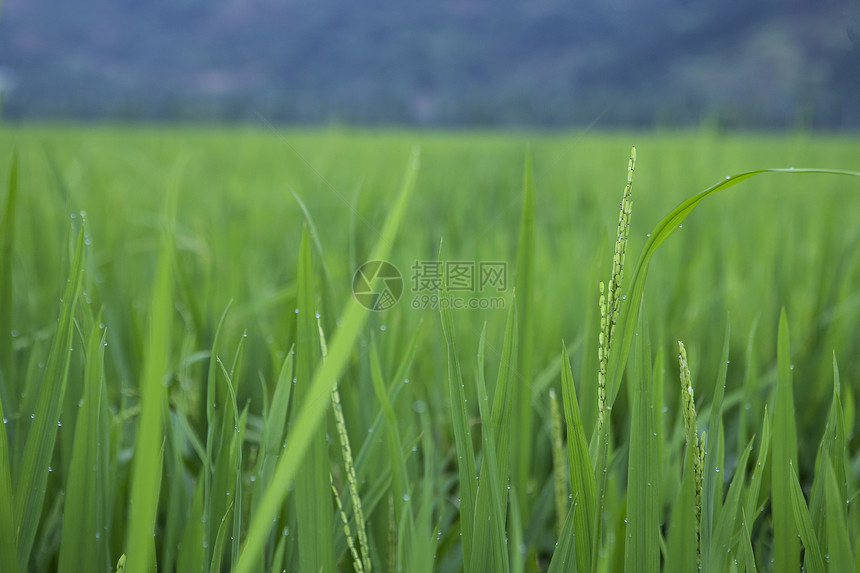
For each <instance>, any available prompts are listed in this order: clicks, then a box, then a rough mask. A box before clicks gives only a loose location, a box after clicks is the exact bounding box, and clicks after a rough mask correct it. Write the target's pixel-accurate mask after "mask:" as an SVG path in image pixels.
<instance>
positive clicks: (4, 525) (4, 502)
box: [0, 399, 19, 573]
mask: <svg viewBox="0 0 860 573" xmlns="http://www.w3.org/2000/svg"><path fill="white" fill-rule="evenodd" d="M0 419H2V422H3V423H2V424H0V554H2V555H15V552H16V548H15V541H16V535H15V506H14V504H13V500H12V476H11V474H10V468H11V467H12V464H11V463H10V462H11V460H10V459H9V442H7V438H6V424H7V423H8V421H7V418H6V414H5V413H4V411H3V400H2V399H0ZM6 566H7V567H8V568H9V573H18V570H19V569H18V561H17V559H7V560H6Z"/></svg>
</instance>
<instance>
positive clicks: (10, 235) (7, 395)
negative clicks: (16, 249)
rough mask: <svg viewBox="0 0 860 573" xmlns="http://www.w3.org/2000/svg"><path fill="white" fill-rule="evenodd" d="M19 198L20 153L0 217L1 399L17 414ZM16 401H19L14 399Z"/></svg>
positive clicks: (10, 176) (15, 159) (13, 165)
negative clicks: (14, 327) (14, 304)
mask: <svg viewBox="0 0 860 573" xmlns="http://www.w3.org/2000/svg"><path fill="white" fill-rule="evenodd" d="M17 197H18V154H17V152H16V153H13V155H12V170H11V171H10V173H9V185H8V186H7V191H6V201H5V202H4V204H3V214H2V218H0V400H2V402H3V403H4V404H5V405H6V409H7V410H9V411H14V410H15V408H14V403H13V402H11V401H10V399H11V398H12V397H16V396H17V392H18V390H17V383H16V379H15V372H14V369H13V364H12V313H13V309H12V249H13V246H14V243H15V204H16V203H17ZM15 399H16V401H17V398H15Z"/></svg>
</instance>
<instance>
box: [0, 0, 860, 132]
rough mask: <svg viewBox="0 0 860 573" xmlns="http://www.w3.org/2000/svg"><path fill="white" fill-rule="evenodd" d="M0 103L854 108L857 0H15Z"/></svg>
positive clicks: (529, 118) (661, 123)
mask: <svg viewBox="0 0 860 573" xmlns="http://www.w3.org/2000/svg"><path fill="white" fill-rule="evenodd" d="M0 92H5V97H4V96H3V95H0V101H4V100H5V101H4V104H3V105H4V109H3V117H4V118H5V119H16V118H73V119H132V120H154V121H160V120H165V121H169V120H189V121H255V120H257V117H258V116H263V117H266V118H267V119H269V120H270V121H273V122H289V123H320V122H338V123H346V124H370V125H374V124H408V125H435V126H459V125H468V126H562V127H567V126H582V125H588V124H590V123H591V122H593V121H595V120H598V121H599V123H600V125H601V126H606V127H611V126H633V127H683V126H693V125H700V124H702V123H707V124H709V125H714V126H719V127H736V126H744V127H774V128H788V127H797V126H800V127H804V128H826V129H839V128H857V127H860V9H858V4H857V0H850V1H849V0H759V1H757V2H749V1H748V0H722V1H720V2H716V1H705V0H651V1H649V2H643V1H641V0H528V1H523V2H513V1H512V0H435V1H433V2H426V1H417V0H400V1H393V0H364V1H355V0H353V1H347V0H149V1H148V2H136V1H132V0H77V1H76V2H65V1H63V0H3V7H2V15H0Z"/></svg>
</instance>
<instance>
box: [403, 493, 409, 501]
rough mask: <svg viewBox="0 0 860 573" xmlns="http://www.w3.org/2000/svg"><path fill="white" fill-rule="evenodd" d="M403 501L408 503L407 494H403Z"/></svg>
mask: <svg viewBox="0 0 860 573" xmlns="http://www.w3.org/2000/svg"><path fill="white" fill-rule="evenodd" d="M403 501H409V494H408V493H404V494H403Z"/></svg>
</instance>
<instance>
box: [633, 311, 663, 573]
mask: <svg viewBox="0 0 860 573" xmlns="http://www.w3.org/2000/svg"><path fill="white" fill-rule="evenodd" d="M642 304H643V305H644V304H645V303H644V300H643V301H642ZM650 340H651V339H650V333H649V332H648V321H647V319H646V316H645V313H644V312H641V313H640V314H639V330H638V333H637V335H636V357H637V360H636V363H635V366H634V368H633V376H632V379H633V384H634V387H633V408H632V410H633V412H632V413H633V419H632V421H631V422H630V441H629V450H630V452H629V455H630V458H629V462H628V464H627V528H626V541H625V547H624V568H625V570H627V571H641V572H653V573H656V572H657V571H659V570H660V514H659V511H660V484H659V483H658V482H657V478H658V474H657V463H658V450H657V444H658V441H659V436H658V435H657V426H656V423H655V420H654V397H653V387H652V381H651V341H650Z"/></svg>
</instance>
